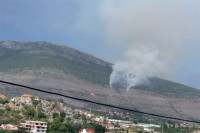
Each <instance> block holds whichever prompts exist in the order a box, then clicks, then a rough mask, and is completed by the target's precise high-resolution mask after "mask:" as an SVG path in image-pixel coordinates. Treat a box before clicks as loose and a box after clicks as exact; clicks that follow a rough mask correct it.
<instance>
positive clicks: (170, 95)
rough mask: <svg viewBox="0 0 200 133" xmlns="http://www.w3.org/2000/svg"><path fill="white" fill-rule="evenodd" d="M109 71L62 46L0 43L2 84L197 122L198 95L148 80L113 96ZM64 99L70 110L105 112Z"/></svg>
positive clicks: (14, 91)
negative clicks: (91, 109) (25, 86)
mask: <svg viewBox="0 0 200 133" xmlns="http://www.w3.org/2000/svg"><path fill="white" fill-rule="evenodd" d="M111 71H112V68H111V63H108V62H106V61H103V60H100V59H98V58H95V57H94V56H91V55H88V54H85V53H82V52H80V51H77V50H74V49H72V48H69V47H67V46H63V45H57V44H52V43H49V42H22V41H1V42H0V79H2V80H7V81H10V82H15V83H20V84H24V85H28V86H32V87H36V88H40V89H44V90H49V91H55V92H59V93H62V94H66V95H70V96H75V97H81V98H85V99H89V100H95V101H98V102H103V103H107V104H113V105H117V106H123V107H126V108H134V109H138V110H141V111H145V112H149V113H157V114H161V115H167V116H174V117H181V118H189V119H198V120H200V91H199V90H197V89H194V88H191V87H188V86H184V85H181V84H177V83H174V82H171V81H167V80H163V79H159V78H152V79H150V84H149V85H140V86H136V87H134V88H132V89H131V90H130V91H129V92H128V93H127V92H123V93H118V92H116V91H113V90H111V89H110V88H109V86H108V83H109V75H110V73H111ZM0 92H1V93H3V94H6V95H9V96H15V95H20V94H23V93H29V94H30V93H31V94H36V95H38V96H40V97H41V96H42V97H51V98H59V97H57V96H52V95H47V94H44V93H39V92H35V91H31V90H27V89H23V88H16V87H12V86H8V85H4V84H0ZM65 100H66V101H67V102H68V103H69V104H71V105H74V106H79V107H85V108H95V109H101V110H103V109H105V108H104V107H100V106H97V105H93V104H88V103H82V102H78V101H74V100H71V99H65Z"/></svg>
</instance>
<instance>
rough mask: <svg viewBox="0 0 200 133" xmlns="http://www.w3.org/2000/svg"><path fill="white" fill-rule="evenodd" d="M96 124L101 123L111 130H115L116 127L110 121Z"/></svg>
mask: <svg viewBox="0 0 200 133" xmlns="http://www.w3.org/2000/svg"><path fill="white" fill-rule="evenodd" d="M96 124H98V125H101V126H103V127H105V128H107V129H109V130H114V129H115V126H114V125H113V124H111V123H108V124H104V123H96Z"/></svg>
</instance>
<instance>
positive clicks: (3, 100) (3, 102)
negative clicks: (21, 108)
mask: <svg viewBox="0 0 200 133" xmlns="http://www.w3.org/2000/svg"><path fill="white" fill-rule="evenodd" d="M6 103H9V101H8V100H7V99H1V100H0V104H6Z"/></svg>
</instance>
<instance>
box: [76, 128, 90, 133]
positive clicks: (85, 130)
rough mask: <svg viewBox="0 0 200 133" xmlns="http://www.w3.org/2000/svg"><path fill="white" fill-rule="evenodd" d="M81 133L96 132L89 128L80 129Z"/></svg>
mask: <svg viewBox="0 0 200 133" xmlns="http://www.w3.org/2000/svg"><path fill="white" fill-rule="evenodd" d="M79 133H94V130H93V129H89V128H86V129H80V130H79Z"/></svg>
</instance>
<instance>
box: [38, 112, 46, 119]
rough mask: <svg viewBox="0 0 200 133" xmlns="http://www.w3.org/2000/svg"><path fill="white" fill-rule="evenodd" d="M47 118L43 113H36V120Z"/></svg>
mask: <svg viewBox="0 0 200 133" xmlns="http://www.w3.org/2000/svg"><path fill="white" fill-rule="evenodd" d="M46 117H47V116H46V115H45V114H44V113H42V112H39V113H38V118H39V119H42V118H46Z"/></svg>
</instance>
